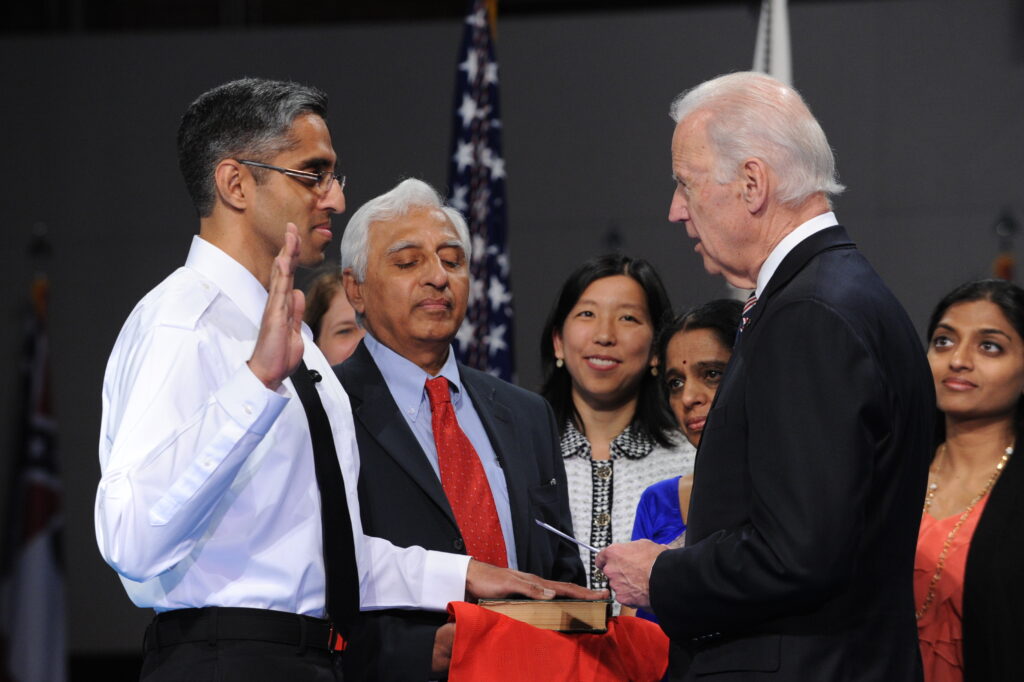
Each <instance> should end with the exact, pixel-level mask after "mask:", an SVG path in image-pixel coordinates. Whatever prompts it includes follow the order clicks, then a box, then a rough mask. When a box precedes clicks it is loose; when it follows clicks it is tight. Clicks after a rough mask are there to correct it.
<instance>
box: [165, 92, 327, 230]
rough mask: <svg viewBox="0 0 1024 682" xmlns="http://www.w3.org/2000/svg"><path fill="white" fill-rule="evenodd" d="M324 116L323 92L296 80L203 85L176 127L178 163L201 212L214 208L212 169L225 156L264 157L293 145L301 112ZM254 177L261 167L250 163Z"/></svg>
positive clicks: (261, 174)
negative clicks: (293, 132)
mask: <svg viewBox="0 0 1024 682" xmlns="http://www.w3.org/2000/svg"><path fill="white" fill-rule="evenodd" d="M306 113H309V114H315V115H317V116H319V117H321V118H326V117H327V95H325V94H324V93H323V91H321V90H318V89H316V88H313V87H309V86H306V85H300V84H299V83H291V82H288V81H272V80H266V79H263V78H242V79H240V80H235V81H231V82H230V83H224V84H223V85H219V86H217V87H216V88H213V89H212V90H207V91H206V92H204V93H203V94H202V95H200V96H199V97H198V98H197V99H196V101H194V102H192V104H191V105H190V106H189V108H188V110H187V111H185V115H184V116H182V119H181V125H180V127H179V128H178V166H179V167H180V168H181V175H182V177H184V178H185V186H186V187H187V188H188V193H189V196H190V197H191V198H192V204H193V205H194V206H195V208H196V212H197V213H198V214H199V216H200V217H201V218H204V217H207V216H209V215H210V214H211V213H212V212H213V206H214V202H215V198H216V188H215V186H214V184H215V181H214V177H213V176H214V171H215V170H216V169H217V165H218V164H219V163H220V162H221V161H223V160H224V159H230V158H236V159H246V160H249V161H263V162H267V161H270V160H271V159H273V157H274V156H276V155H277V154H280V153H281V152H283V151H286V150H288V149H292V148H294V146H295V144H296V141H295V140H294V139H292V137H291V136H290V135H289V131H290V129H291V127H292V123H294V121H295V119H296V118H298V117H299V116H300V115H302V114H306ZM252 174H253V177H254V178H255V179H256V182H262V181H263V178H264V171H262V170H261V169H258V168H253V169H252Z"/></svg>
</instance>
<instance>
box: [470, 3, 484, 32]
mask: <svg viewBox="0 0 1024 682" xmlns="http://www.w3.org/2000/svg"><path fill="white" fill-rule="evenodd" d="M486 11H487V10H486V9H484V8H482V7H481V8H480V9H479V10H477V11H476V12H473V13H472V14H470V15H469V16H467V17H466V23H467V24H469V25H470V26H475V27H476V28H484V27H485V26H487V15H486Z"/></svg>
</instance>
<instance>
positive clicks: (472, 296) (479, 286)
mask: <svg viewBox="0 0 1024 682" xmlns="http://www.w3.org/2000/svg"><path fill="white" fill-rule="evenodd" d="M483 297H484V281H483V280H482V279H481V278H479V277H474V278H473V281H472V282H470V285H469V304H470V305H473V304H474V303H476V302H477V301H479V300H480V299H482V298H483Z"/></svg>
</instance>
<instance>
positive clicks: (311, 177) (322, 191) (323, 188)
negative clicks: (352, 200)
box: [238, 159, 345, 196]
mask: <svg viewBox="0 0 1024 682" xmlns="http://www.w3.org/2000/svg"><path fill="white" fill-rule="evenodd" d="M238 163H240V164H242V165H245V166H255V167H256V168H266V169H267V170H272V171H277V172H278V173H284V174H285V175H287V176H288V177H292V178H298V179H299V180H306V181H308V182H311V183H313V184H312V185H310V187H312V188H313V191H315V192H316V193H317V194H319V195H320V196H326V195H327V193H328V192H330V191H331V184H332V183H333V182H334V181H335V180H337V181H338V186H339V187H340V188H341V190H342V191H344V190H345V176H344V175H339V174H338V173H332V172H330V171H320V172H319V173H311V172H309V171H300V170H294V169H292V168H281V166H271V165H270V164H269V163H261V162H259V161H244V160H242V159H238Z"/></svg>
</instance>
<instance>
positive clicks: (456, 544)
mask: <svg viewBox="0 0 1024 682" xmlns="http://www.w3.org/2000/svg"><path fill="white" fill-rule="evenodd" d="M452 547H454V548H455V551H456V552H461V551H462V550H463V549H465V548H466V543H465V542H463V541H462V538H455V542H453V543H452Z"/></svg>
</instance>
